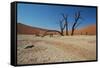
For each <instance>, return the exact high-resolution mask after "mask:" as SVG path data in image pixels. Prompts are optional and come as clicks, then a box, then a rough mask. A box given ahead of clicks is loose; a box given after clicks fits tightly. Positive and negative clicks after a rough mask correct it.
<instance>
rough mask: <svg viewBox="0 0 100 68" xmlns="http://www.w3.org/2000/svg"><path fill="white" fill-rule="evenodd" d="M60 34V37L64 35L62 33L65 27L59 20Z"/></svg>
mask: <svg viewBox="0 0 100 68" xmlns="http://www.w3.org/2000/svg"><path fill="white" fill-rule="evenodd" d="M59 23H60V31H61V32H60V34H61V35H62V36H64V34H63V32H64V29H65V27H66V25H65V24H64V23H63V20H60V22H59Z"/></svg>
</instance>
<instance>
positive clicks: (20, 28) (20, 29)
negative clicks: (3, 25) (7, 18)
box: [17, 23, 46, 34]
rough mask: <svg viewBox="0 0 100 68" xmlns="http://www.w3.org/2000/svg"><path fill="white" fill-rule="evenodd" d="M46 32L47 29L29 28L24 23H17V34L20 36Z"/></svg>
mask: <svg viewBox="0 0 100 68" xmlns="http://www.w3.org/2000/svg"><path fill="white" fill-rule="evenodd" d="M44 31H46V29H41V28H37V27H32V26H28V25H25V24H22V23H17V33H18V34H40V33H43V32H44Z"/></svg>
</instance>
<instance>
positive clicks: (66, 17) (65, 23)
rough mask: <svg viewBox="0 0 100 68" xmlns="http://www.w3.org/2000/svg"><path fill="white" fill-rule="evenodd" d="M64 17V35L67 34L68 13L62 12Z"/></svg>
mask: <svg viewBox="0 0 100 68" xmlns="http://www.w3.org/2000/svg"><path fill="white" fill-rule="evenodd" d="M62 16H63V18H64V27H65V26H66V35H68V21H67V20H68V15H65V14H62Z"/></svg>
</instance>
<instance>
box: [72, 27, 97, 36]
mask: <svg viewBox="0 0 100 68" xmlns="http://www.w3.org/2000/svg"><path fill="white" fill-rule="evenodd" d="M74 34H75V35H77V34H79V35H96V25H89V26H86V27H84V28H81V29H77V30H75V32H74Z"/></svg>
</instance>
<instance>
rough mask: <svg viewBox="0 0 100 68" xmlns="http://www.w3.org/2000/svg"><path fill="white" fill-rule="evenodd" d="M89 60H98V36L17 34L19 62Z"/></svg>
mask: <svg viewBox="0 0 100 68" xmlns="http://www.w3.org/2000/svg"><path fill="white" fill-rule="evenodd" d="M31 45H33V46H34V47H32V48H27V49H25V48H26V47H27V46H31ZM87 60H96V36H88V35H87V36H85V35H80V36H79V35H78V36H54V37H49V36H45V37H36V36H33V35H18V36H17V63H18V64H37V63H52V62H72V61H87Z"/></svg>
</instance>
